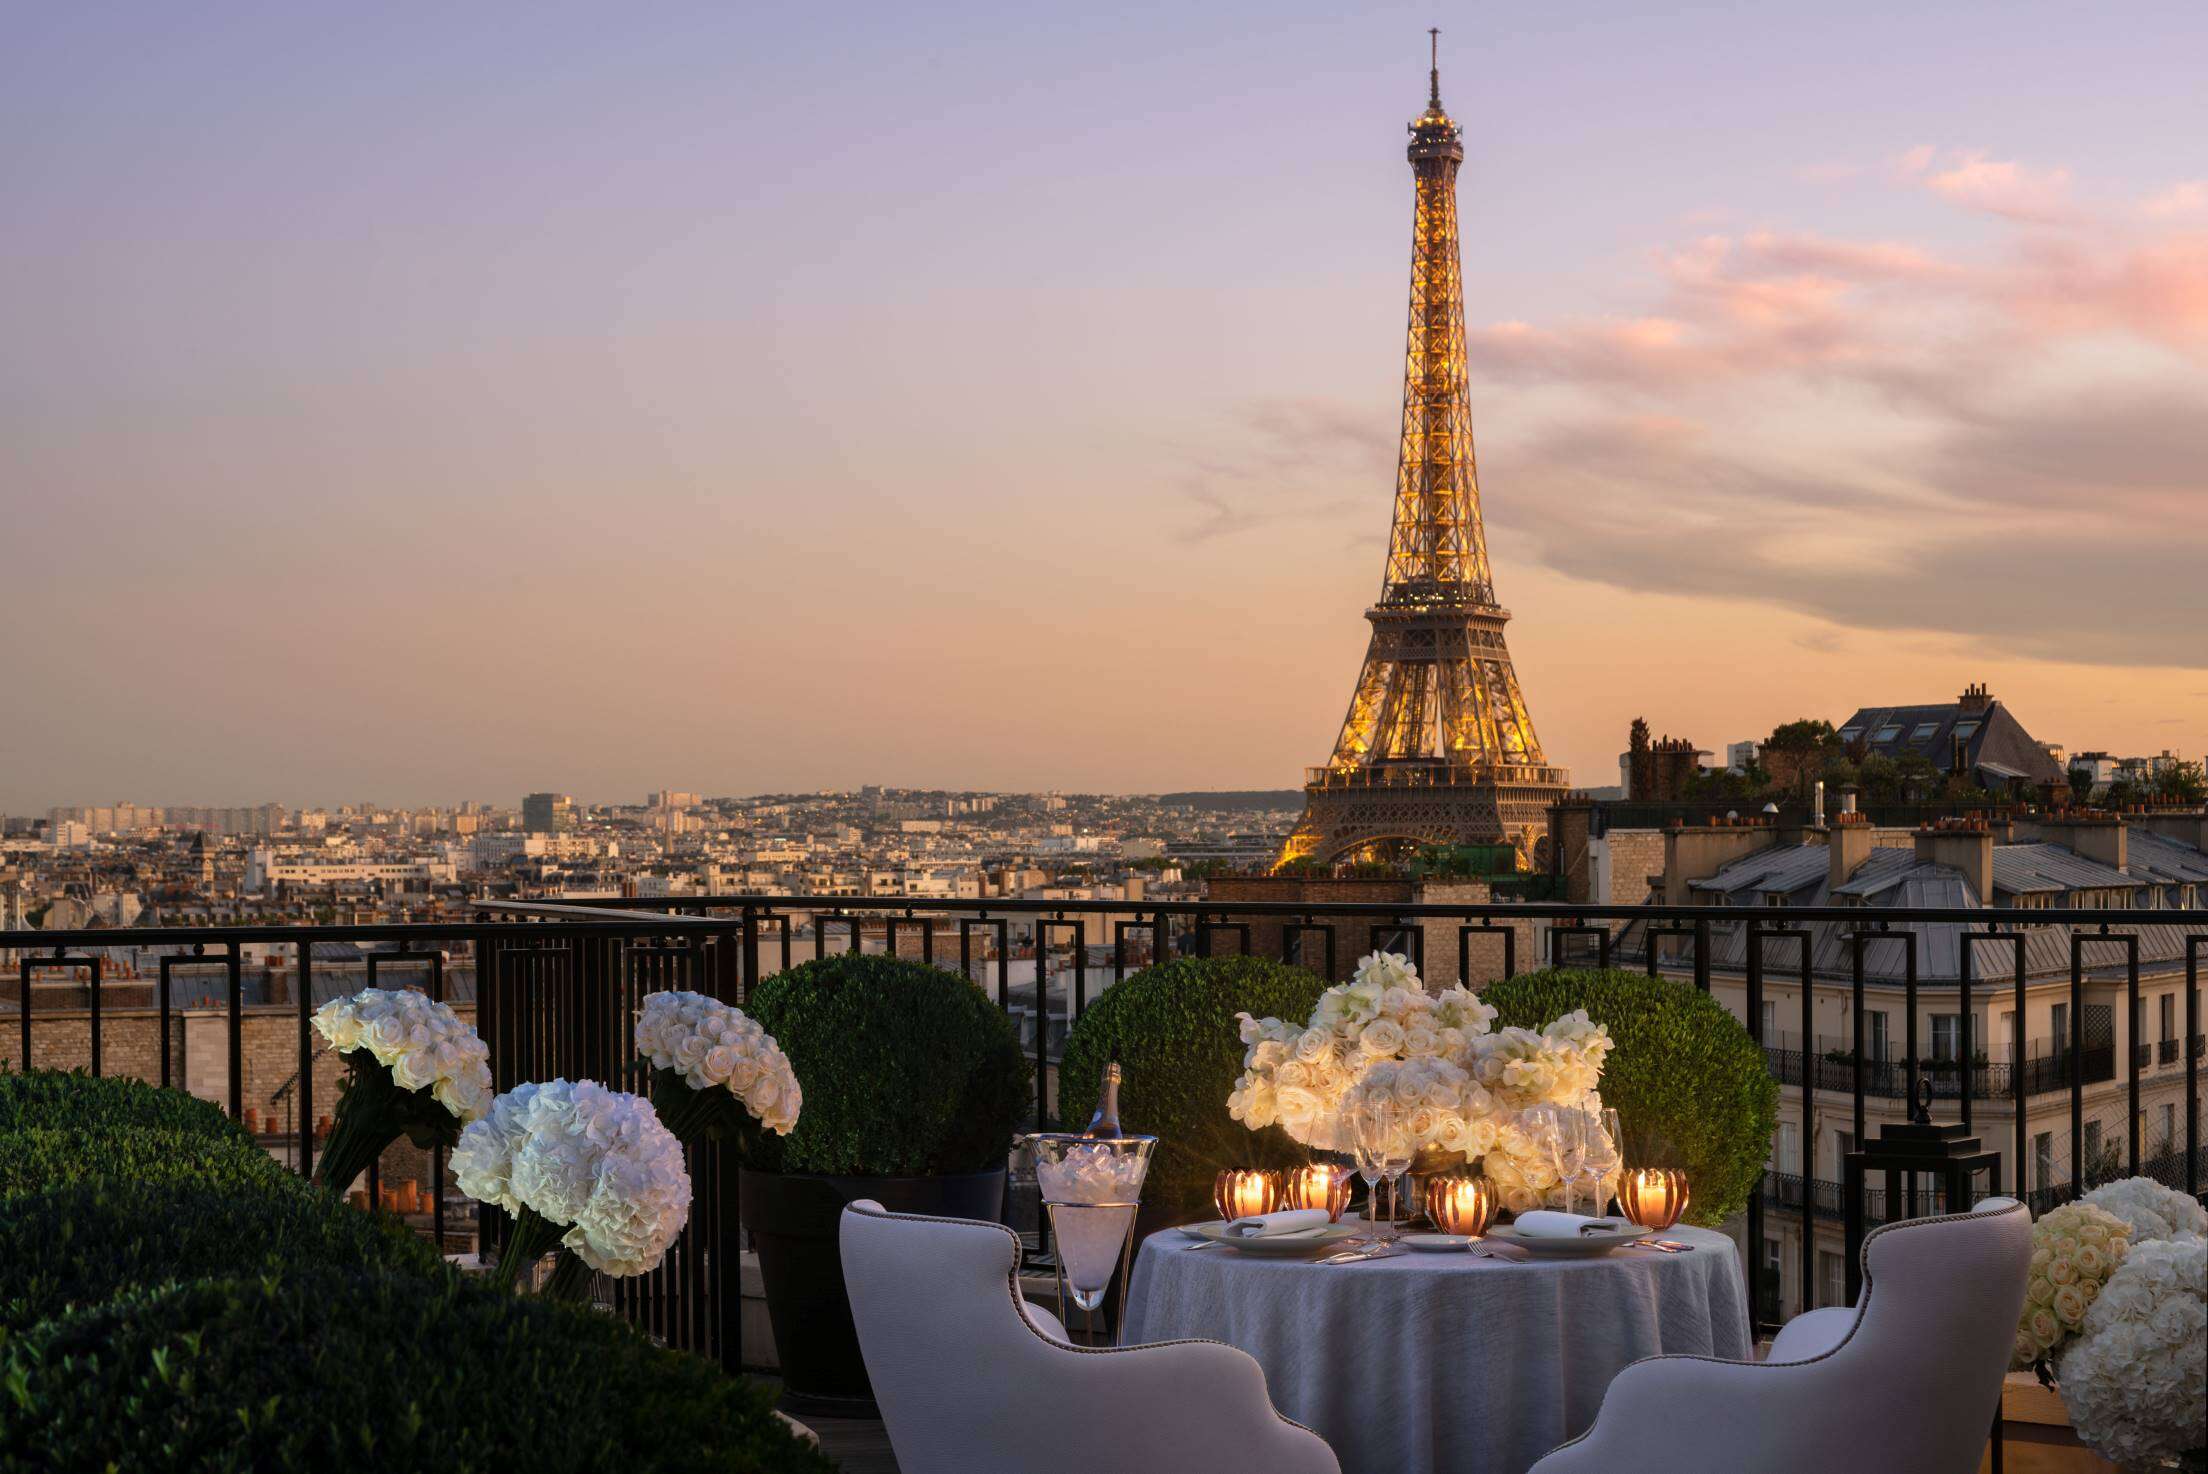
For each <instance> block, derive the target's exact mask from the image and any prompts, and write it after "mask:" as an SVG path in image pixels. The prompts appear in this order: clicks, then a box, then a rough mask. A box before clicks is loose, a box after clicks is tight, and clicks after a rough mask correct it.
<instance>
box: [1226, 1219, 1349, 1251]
mask: <svg viewBox="0 0 2208 1474" xmlns="http://www.w3.org/2000/svg"><path fill="white" fill-rule="evenodd" d="M1190 1226H1191V1227H1192V1228H1194V1229H1195V1230H1196V1231H1197V1232H1196V1235H1195V1236H1196V1237H1197V1238H1200V1239H1210V1240H1211V1241H1212V1242H1213V1243H1217V1244H1224V1245H1225V1246H1226V1247H1228V1248H1230V1249H1233V1250H1236V1251H1237V1252H1239V1253H1243V1254H1271V1255H1277V1256H1279V1257H1281V1258H1284V1259H1285V1258H1291V1257H1295V1256H1298V1255H1303V1254H1311V1253H1316V1252H1317V1251H1318V1250H1320V1249H1324V1248H1327V1247H1328V1246H1330V1245H1333V1244H1338V1243H1340V1242H1341V1241H1342V1240H1343V1239H1346V1238H1350V1237H1353V1236H1354V1235H1355V1234H1356V1233H1357V1230H1358V1225H1357V1224H1354V1223H1329V1224H1326V1225H1324V1226H1323V1227H1320V1228H1313V1229H1306V1230H1305V1231H1304V1232H1302V1233H1274V1234H1263V1235H1259V1236H1257V1237H1255V1238H1237V1237H1236V1236H1235V1235H1233V1234H1230V1233H1228V1232H1227V1225H1226V1224H1224V1223H1198V1224H1192V1225H1190Z"/></svg>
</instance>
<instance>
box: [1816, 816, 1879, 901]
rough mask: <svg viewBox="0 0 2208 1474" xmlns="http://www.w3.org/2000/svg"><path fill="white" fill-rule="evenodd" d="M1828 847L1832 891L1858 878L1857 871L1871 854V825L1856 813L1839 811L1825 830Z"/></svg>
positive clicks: (1828, 878) (1827, 876)
mask: <svg viewBox="0 0 2208 1474" xmlns="http://www.w3.org/2000/svg"><path fill="white" fill-rule="evenodd" d="M1825 848H1826V849H1827V850H1828V851H1830V853H1829V854H1828V855H1827V856H1826V868H1825V887H1826V890H1827V892H1828V893H1829V892H1831V891H1836V890H1838V889H1839V888H1840V887H1841V886H1843V885H1846V884H1847V883H1848V882H1849V881H1851V880H1853V879H1855V872H1856V871H1858V870H1861V869H1862V868H1863V862H1864V861H1865V860H1868V859H1869V858H1870V857H1871V826H1870V825H1869V824H1868V823H1866V822H1865V821H1864V820H1863V819H1861V818H1860V817H1859V816H1857V815H1855V814H1853V813H1840V814H1836V815H1834V816H1833V825H1832V828H1831V829H1829V830H1828V831H1826V833H1825Z"/></svg>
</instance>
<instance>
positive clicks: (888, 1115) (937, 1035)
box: [744, 953, 1033, 1176]
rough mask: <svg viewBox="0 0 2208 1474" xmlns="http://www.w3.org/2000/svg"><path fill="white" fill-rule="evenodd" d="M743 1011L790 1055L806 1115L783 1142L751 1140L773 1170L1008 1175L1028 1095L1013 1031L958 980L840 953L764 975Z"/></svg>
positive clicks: (749, 1149) (759, 1164)
mask: <svg viewBox="0 0 2208 1474" xmlns="http://www.w3.org/2000/svg"><path fill="white" fill-rule="evenodd" d="M744 1011H745V1012H746V1013H748V1014H750V1015H751V1016H752V1017H753V1018H755V1019H757V1020H758V1021H759V1024H760V1026H761V1027H762V1028H764V1029H765V1030H766V1031H767V1032H768V1033H769V1034H772V1035H773V1036H774V1038H775V1041H776V1042H777V1043H779V1044H780V1045H781V1046H782V1050H783V1052H784V1053H785V1054H787V1055H788V1056H789V1057H790V1067H791V1068H792V1069H793V1070H795V1071H796V1072H797V1082H798V1084H799V1086H800V1087H802V1088H803V1090H804V1092H805V1105H804V1109H803V1111H802V1112H800V1114H799V1116H798V1121H797V1128H796V1129H795V1130H794V1131H792V1132H791V1133H790V1134H789V1135H788V1136H786V1137H780V1136H771V1135H767V1134H766V1133H763V1132H750V1133H747V1134H746V1137H745V1144H744V1149H745V1157H746V1160H748V1161H749V1162H750V1163H751V1164H752V1165H753V1166H754V1167H756V1168H758V1169H760V1170H762V1171H768V1172H827V1173H838V1174H857V1175H867V1176H907V1175H931V1174H947V1173H957V1172H978V1171H981V1170H983V1169H985V1168H990V1167H998V1166H1002V1165H1003V1163H1004V1159H1005V1153H1006V1152H1007V1151H1008V1150H1010V1148H1011V1145H1012V1132H1013V1129H1014V1127H1016V1126H1017V1125H1018V1124H1019V1122H1020V1121H1021V1119H1022V1118H1023V1115H1024V1114H1025V1112H1026V1111H1027V1109H1028V1106H1029V1103H1030V1102H1031V1101H1032V1099H1033V1080H1032V1076H1031V1073H1030V1071H1029V1069H1028V1063H1027V1060H1026V1058H1025V1057H1024V1056H1023V1055H1022V1054H1021V1053H1020V1040H1019V1034H1018V1032H1017V1030H1015V1029H1014V1027H1013V1025H1012V1021H1011V1019H1010V1018H1008V1017H1007V1016H1006V1015H1005V1013H1004V1012H1003V1010H1001V1009H999V1008H998V1007H997V1006H996V1003H995V1002H994V1001H993V1000H992V999H990V997H989V996H988V995H987V994H985V993H983V992H982V990H981V989H980V988H978V987H976V986H974V985H973V984H972V983H970V982H968V981H967V980H966V979H964V978H962V977H960V976H959V975H958V974H956V973H952V972H945V971H943V970H942V969H940V968H934V967H928V966H925V965H923V964H921V963H918V962H907V961H904V960H902V959H900V958H895V957H867V956H855V955H852V954H849V953H845V954H843V955H841V956H836V957H823V958H821V959H819V960H818V961H815V962H808V963H806V964H805V965H804V966H802V967H796V968H792V969H791V970H790V971H788V972H785V973H778V974H776V975H775V976H773V977H771V978H768V979H766V980H765V981H764V982H762V983H760V984H759V986H758V987H757V988H755V989H753V990H752V993H751V996H750V997H749V998H748V999H746V1000H745V1002H744Z"/></svg>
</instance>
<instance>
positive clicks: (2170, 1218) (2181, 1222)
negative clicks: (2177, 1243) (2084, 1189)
mask: <svg viewBox="0 0 2208 1474" xmlns="http://www.w3.org/2000/svg"><path fill="white" fill-rule="evenodd" d="M2078 1201H2079V1202H2081V1203H2091V1204H2092V1205H2093V1206H2094V1207H2096V1208H2101V1209H2104V1210H2106V1211H2107V1212H2110V1213H2113V1214H2115V1215H2116V1216H2117V1217H2118V1218H2121V1219H2123V1220H2124V1222H2126V1223H2128V1224H2130V1225H2131V1242H2132V1244H2133V1246H2134V1247H2136V1246H2138V1245H2140V1244H2145V1243H2152V1242H2153V1241H2155V1240H2157V1239H2167V1238H2174V1237H2176V1236H2177V1235H2179V1234H2186V1233H2189V1234H2198V1235H2203V1236H2208V1208H2203V1207H2201V1206H2200V1203H2199V1202H2198V1201H2197V1200H2195V1199H2193V1198H2191V1197H2188V1196H2187V1195H2186V1194H2184V1193H2181V1192H2179V1191H2178V1190H2177V1189H2176V1188H2174V1187H2164V1186H2163V1185H2162V1184H2161V1183H2159V1182H2156V1181H2155V1180H2154V1179H2153V1178H2151V1177H2126V1178H2124V1179H2123V1180H2122V1181H2121V1182H2110V1183H2105V1184H2103V1185H2102V1186H2100V1187H2097V1188H2095V1189H2093V1191H2091V1192H2089V1193H2087V1194H2086V1195H2085V1196H2084V1197H2082V1198H2080V1199H2078Z"/></svg>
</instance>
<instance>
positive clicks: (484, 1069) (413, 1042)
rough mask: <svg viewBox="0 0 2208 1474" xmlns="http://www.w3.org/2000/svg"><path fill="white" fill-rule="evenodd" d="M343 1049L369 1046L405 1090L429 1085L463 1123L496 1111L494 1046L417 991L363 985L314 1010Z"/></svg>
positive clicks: (325, 1034) (317, 1021) (320, 1025)
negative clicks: (492, 1105) (493, 1102)
mask: <svg viewBox="0 0 2208 1474" xmlns="http://www.w3.org/2000/svg"><path fill="white" fill-rule="evenodd" d="M314 1026H315V1028H316V1029H317V1030H319V1031H320V1032H321V1035H322V1037H323V1038H325V1039H327V1040H328V1041H329V1042H330V1047H331V1048H332V1049H335V1050H336V1051H337V1052H338V1053H340V1054H350V1053H352V1052H353V1051H354V1050H356V1049H366V1050H367V1051H368V1052H369V1053H370V1054H372V1055H373V1056H374V1057H375V1060H376V1062H377V1063H378V1064H381V1065H383V1066H385V1067H386V1068H388V1069H389V1070H390V1071H391V1079H392V1081H393V1083H395V1084H396V1085H397V1086H398V1087H399V1088H400V1089H401V1090H424V1089H426V1090H428V1091H429V1092H430V1094H431V1095H432V1096H433V1097H435V1099H436V1101H437V1103H438V1104H439V1105H441V1106H443V1107H444V1108H445V1109H446V1110H448V1111H450V1112H452V1114H453V1115H455V1116H457V1117H458V1118H459V1119H460V1120H461V1121H463V1122H468V1121H474V1120H476V1119H477V1118H479V1117H480V1116H482V1114H483V1113H484V1112H485V1111H486V1110H488V1109H489V1108H490V1103H491V1065H490V1058H491V1051H490V1046H488V1045H487V1044H485V1043H484V1042H483V1041H482V1040H481V1039H480V1038H478V1037H477V1036H476V1032H475V1030H474V1028H473V1027H471V1026H470V1025H469V1024H468V1023H467V1022H466V1021H465V1020H464V1019H462V1018H461V1017H460V1016H459V1015H458V1014H456V1013H454V1012H453V1011H452V1010H451V1009H450V1008H448V1007H447V1006H446V1005H444V1004H442V1003H435V1002H432V1001H431V1000H430V999H429V997H428V996H427V995H426V994H422V993H418V992H416V991H414V990H413V989H411V988H363V989H361V990H360V991H359V992H358V993H355V994H353V995H352V996H350V997H347V998H334V999H332V1000H330V1001H329V1002H328V1003H325V1004H323V1005H322V1006H321V1007H320V1008H318V1009H316V1010H315V1012H314Z"/></svg>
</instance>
